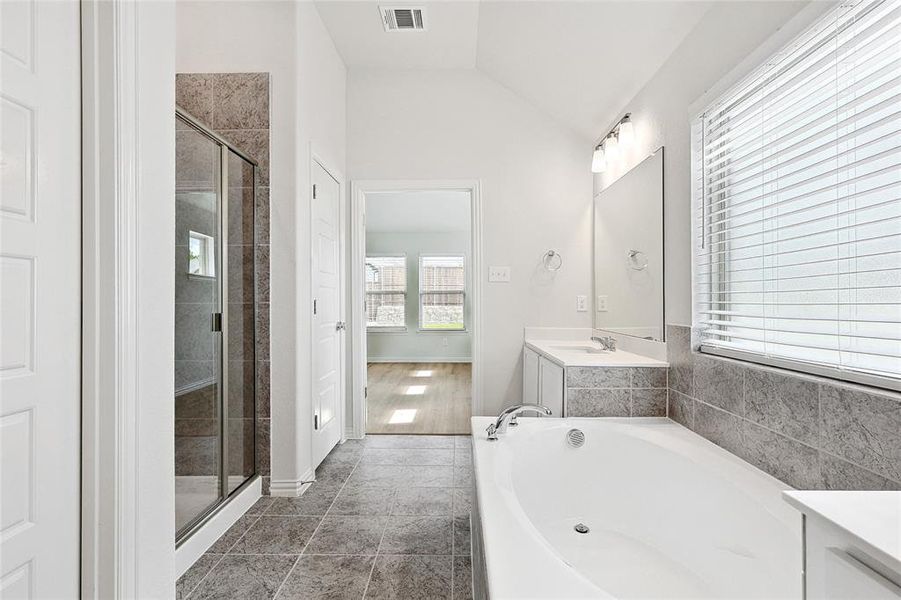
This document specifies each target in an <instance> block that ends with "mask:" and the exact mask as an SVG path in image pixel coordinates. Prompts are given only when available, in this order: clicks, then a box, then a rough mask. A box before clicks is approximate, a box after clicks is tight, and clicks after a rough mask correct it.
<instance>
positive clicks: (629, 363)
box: [525, 339, 669, 367]
mask: <svg viewBox="0 0 901 600" xmlns="http://www.w3.org/2000/svg"><path fill="white" fill-rule="evenodd" d="M525 345H526V347H528V348H531V349H532V350H534V351H535V352H537V353H538V354H541V355H542V356H544V357H545V358H547V359H548V360H551V361H553V362H555V363H557V364H558V365H560V366H561V367H667V366H669V365H668V363H667V362H666V361H662V360H657V359H655V358H650V357H648V356H641V355H640V354H633V353H632V352H626V351H625V350H616V351H615V352H607V351H598V345H597V343H595V342H591V341H588V340H584V341H582V340H545V339H540V340H538V339H526V340H525Z"/></svg>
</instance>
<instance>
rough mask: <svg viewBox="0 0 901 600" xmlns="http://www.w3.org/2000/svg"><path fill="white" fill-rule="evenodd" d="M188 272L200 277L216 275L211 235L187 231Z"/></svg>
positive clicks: (214, 251)
mask: <svg viewBox="0 0 901 600" xmlns="http://www.w3.org/2000/svg"><path fill="white" fill-rule="evenodd" d="M188 273H190V274H191V275H199V276H202V277H215V276H216V244H215V243H214V242H213V238H212V236H209V235H204V234H202V233H197V232H196V231H191V232H189V233H188Z"/></svg>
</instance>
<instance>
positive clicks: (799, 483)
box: [666, 325, 901, 490]
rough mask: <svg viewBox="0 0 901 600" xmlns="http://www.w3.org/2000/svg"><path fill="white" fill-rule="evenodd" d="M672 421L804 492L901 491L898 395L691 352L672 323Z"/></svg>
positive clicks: (686, 333) (685, 332)
mask: <svg viewBox="0 0 901 600" xmlns="http://www.w3.org/2000/svg"><path fill="white" fill-rule="evenodd" d="M666 339H667V353H668V356H669V363H670V369H669V402H668V411H669V412H668V414H669V417H670V418H671V419H673V420H675V421H677V422H679V423H681V424H682V425H684V426H686V427H688V428H689V429H691V430H693V431H694V432H696V433H698V434H699V435H702V436H704V437H705V438H707V439H709V440H710V441H712V442H714V443H716V444H717V445H719V446H722V447H723V448H725V449H726V450H728V451H730V452H732V453H733V454H735V455H737V456H738V457H740V458H742V459H744V460H746V461H748V462H750V463H751V464H753V465H755V466H757V467H758V468H760V469H762V470H763V471H766V472H768V473H770V474H771V475H773V476H774V477H776V478H778V479H780V480H782V481H784V482H785V483H787V484H789V485H791V486H793V487H795V488H799V489H838V490H844V489H856V490H888V489H901V394H898V393H894V392H889V391H884V390H877V389H874V388H868V387H864V386H858V385H852V384H847V385H845V384H842V383H841V382H837V381H834V380H831V379H825V378H821V377H814V376H808V375H804V374H800V373H795V372H793V371H786V370H782V369H774V368H769V367H764V366H758V365H753V364H751V363H747V362H742V361H736V360H730V359H724V358H719V357H714V356H710V355H706V354H700V353H698V352H695V351H693V350H692V340H691V329H690V328H688V327H683V326H675V325H669V326H667V330H666Z"/></svg>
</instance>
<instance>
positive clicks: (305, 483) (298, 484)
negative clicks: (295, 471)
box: [269, 469, 316, 498]
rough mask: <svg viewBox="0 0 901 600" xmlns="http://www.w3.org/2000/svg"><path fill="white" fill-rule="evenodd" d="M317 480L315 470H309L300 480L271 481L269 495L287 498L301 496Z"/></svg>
mask: <svg viewBox="0 0 901 600" xmlns="http://www.w3.org/2000/svg"><path fill="white" fill-rule="evenodd" d="M315 478H316V472H315V471H313V469H307V471H306V472H305V473H304V474H303V475H301V476H300V479H271V480H270V481H269V495H270V496H281V497H285V498H293V497H296V496H300V495H301V494H303V493H304V492H305V491H307V490H308V489H309V488H310V486H311V485H312V484H313V480H314V479H315Z"/></svg>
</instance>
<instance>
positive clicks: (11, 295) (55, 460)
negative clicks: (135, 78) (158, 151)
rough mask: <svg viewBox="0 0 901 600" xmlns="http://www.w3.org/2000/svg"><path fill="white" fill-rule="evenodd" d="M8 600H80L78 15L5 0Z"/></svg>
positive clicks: (3, 419)
mask: <svg viewBox="0 0 901 600" xmlns="http://www.w3.org/2000/svg"><path fill="white" fill-rule="evenodd" d="M0 28H2V30H0V522H2V523H0V570H2V572H0V597H4V598H7V597H8V598H77V597H78V596H79V586H80V583H79V545H80V534H79V513H80V480H79V461H80V402H81V392H80V390H81V387H80V385H81V380H80V371H81V330H80V327H81V320H80V316H81V120H80V109H81V103H80V97H81V89H80V85H81V81H80V17H79V4H78V3H77V2H37V1H31V2H29V1H24V0H22V1H19V0H16V1H12V2H10V1H3V2H0Z"/></svg>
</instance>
